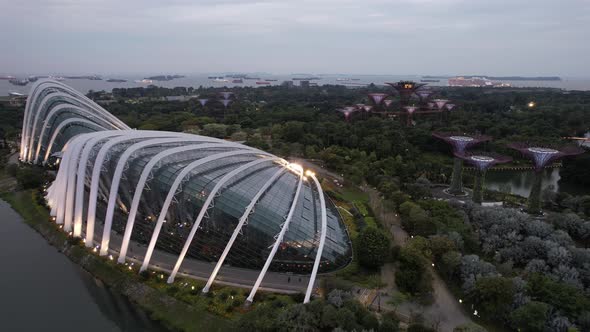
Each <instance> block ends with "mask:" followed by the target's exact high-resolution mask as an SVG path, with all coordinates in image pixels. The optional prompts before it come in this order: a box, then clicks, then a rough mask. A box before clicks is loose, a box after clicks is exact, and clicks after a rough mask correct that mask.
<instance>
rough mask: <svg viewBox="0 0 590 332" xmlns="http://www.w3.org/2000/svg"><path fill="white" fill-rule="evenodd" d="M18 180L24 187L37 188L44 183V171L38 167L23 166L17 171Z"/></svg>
mask: <svg viewBox="0 0 590 332" xmlns="http://www.w3.org/2000/svg"><path fill="white" fill-rule="evenodd" d="M16 180H17V182H18V184H19V185H20V186H21V188H23V189H31V188H37V187H39V186H41V184H43V180H44V173H43V170H42V169H41V168H38V167H22V168H20V169H19V170H18V171H17V173H16Z"/></svg>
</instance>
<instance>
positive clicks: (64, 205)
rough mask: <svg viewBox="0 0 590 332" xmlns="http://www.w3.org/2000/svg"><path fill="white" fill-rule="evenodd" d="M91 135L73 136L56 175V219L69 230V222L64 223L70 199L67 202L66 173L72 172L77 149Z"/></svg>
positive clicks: (67, 180)
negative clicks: (57, 177) (57, 178)
mask: <svg viewBox="0 0 590 332" xmlns="http://www.w3.org/2000/svg"><path fill="white" fill-rule="evenodd" d="M91 137H92V134H83V135H79V136H76V137H74V138H73V139H72V140H70V142H69V143H70V144H69V146H68V150H69V151H68V153H66V157H65V158H63V161H62V166H61V167H60V168H59V173H58V176H60V175H61V176H60V177H59V179H60V181H59V182H58V187H56V190H55V193H56V195H57V196H58V198H57V199H56V202H57V204H56V221H57V223H58V224H62V223H63V224H64V230H66V231H70V230H71V223H67V224H66V214H67V213H66V211H67V210H68V208H71V201H70V202H69V203H70V204H68V191H67V190H68V186H69V185H71V184H69V183H68V182H69V176H67V175H68V174H70V173H72V172H73V166H72V164H73V162H74V161H76V157H77V153H75V152H76V151H79V149H80V148H81V147H82V146H84V144H86V141H87V140H88V139H90V138H91Z"/></svg>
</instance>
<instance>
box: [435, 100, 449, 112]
mask: <svg viewBox="0 0 590 332" xmlns="http://www.w3.org/2000/svg"><path fill="white" fill-rule="evenodd" d="M433 102H434V104H435V105H436V107H438V109H439V110H442V108H443V107H445V105H446V104H447V103H448V102H449V101H448V100H446V99H434V100H433Z"/></svg>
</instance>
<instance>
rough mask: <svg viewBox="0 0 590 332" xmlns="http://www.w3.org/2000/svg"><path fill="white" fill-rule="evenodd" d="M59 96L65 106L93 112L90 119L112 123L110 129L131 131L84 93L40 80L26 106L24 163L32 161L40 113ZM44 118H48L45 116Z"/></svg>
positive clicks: (22, 141) (21, 156) (22, 154)
mask: <svg viewBox="0 0 590 332" xmlns="http://www.w3.org/2000/svg"><path fill="white" fill-rule="evenodd" d="M44 92H47V94H46V95H45V96H44V97H43V99H40V98H41V94H42V93H44ZM59 96H61V97H62V98H63V100H62V101H60V102H61V103H63V104H70V103H71V102H73V103H74V104H76V106H79V107H81V108H85V109H87V110H88V111H91V112H92V111H93V117H89V118H96V119H100V121H102V122H110V125H112V128H110V129H129V127H128V126H127V125H126V124H125V123H123V122H122V121H121V120H119V119H117V118H116V117H115V116H113V115H112V114H110V113H109V112H107V111H106V110H105V109H104V108H102V107H100V106H99V105H97V104H96V103H94V102H93V101H92V100H90V99H88V98H87V97H86V96H84V95H83V94H82V93H80V92H78V91H76V90H74V89H72V88H71V87H69V86H67V85H65V84H63V83H60V82H56V81H51V80H40V81H38V82H37V83H35V84H34V85H33V87H32V88H31V92H30V93H29V97H28V98H27V103H26V105H25V111H24V119H23V128H22V134H21V151H20V158H21V160H22V161H25V162H26V161H31V157H32V153H33V152H34V151H33V144H34V140H35V137H34V136H33V135H35V134H36V133H35V132H36V127H37V124H38V122H39V116H40V112H45V111H46V110H45V108H44V105H45V104H46V103H47V101H48V100H50V99H51V98H54V97H59ZM74 104H70V106H74ZM44 117H45V118H47V117H46V116H45V114H44Z"/></svg>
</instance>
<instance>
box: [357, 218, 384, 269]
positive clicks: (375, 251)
mask: <svg viewBox="0 0 590 332" xmlns="http://www.w3.org/2000/svg"><path fill="white" fill-rule="evenodd" d="M388 257H389V238H388V237H387V235H385V233H384V232H383V231H381V230H379V229H377V228H375V227H367V228H365V229H364V230H363V231H362V232H361V233H360V235H359V237H358V258H359V263H360V264H361V265H363V266H365V267H368V268H378V267H380V266H381V265H383V264H384V263H385V262H386V260H387V259H388Z"/></svg>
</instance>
